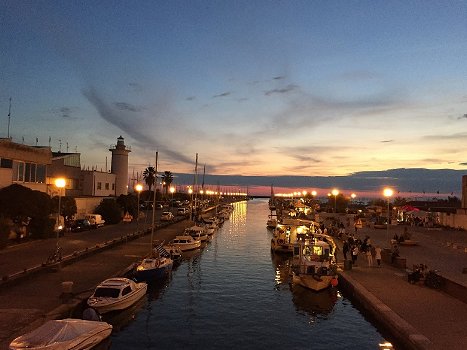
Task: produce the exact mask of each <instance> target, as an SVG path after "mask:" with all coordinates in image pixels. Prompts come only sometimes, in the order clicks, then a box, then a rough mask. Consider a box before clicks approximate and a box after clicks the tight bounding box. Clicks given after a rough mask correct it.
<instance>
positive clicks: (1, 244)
mask: <svg viewBox="0 0 467 350" xmlns="http://www.w3.org/2000/svg"><path fill="white" fill-rule="evenodd" d="M9 234H10V225H8V220H7V219H5V218H4V217H0V249H3V248H5V247H6V246H7V245H8V235H9Z"/></svg>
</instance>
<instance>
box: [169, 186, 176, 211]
mask: <svg viewBox="0 0 467 350" xmlns="http://www.w3.org/2000/svg"><path fill="white" fill-rule="evenodd" d="M169 191H170V193H172V201H171V203H172V205H171V207H172V210H173V207H174V192H175V187H173V186H170V189H169Z"/></svg>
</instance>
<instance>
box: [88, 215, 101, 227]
mask: <svg viewBox="0 0 467 350" xmlns="http://www.w3.org/2000/svg"><path fill="white" fill-rule="evenodd" d="M84 218H85V219H88V220H89V223H90V224H91V226H92V227H93V228H98V227H101V226H104V223H105V220H104V219H102V216H101V215H99V214H86V215H84Z"/></svg>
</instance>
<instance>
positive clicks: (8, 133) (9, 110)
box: [7, 97, 11, 138]
mask: <svg viewBox="0 0 467 350" xmlns="http://www.w3.org/2000/svg"><path fill="white" fill-rule="evenodd" d="M10 118H11V97H10V106H9V107H8V132H7V138H10Z"/></svg>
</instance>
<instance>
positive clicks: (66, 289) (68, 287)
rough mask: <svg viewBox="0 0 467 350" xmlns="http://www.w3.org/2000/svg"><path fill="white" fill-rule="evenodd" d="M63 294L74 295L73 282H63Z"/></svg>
mask: <svg viewBox="0 0 467 350" xmlns="http://www.w3.org/2000/svg"><path fill="white" fill-rule="evenodd" d="M62 293H63V294H71V293H73V281H65V282H62Z"/></svg>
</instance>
